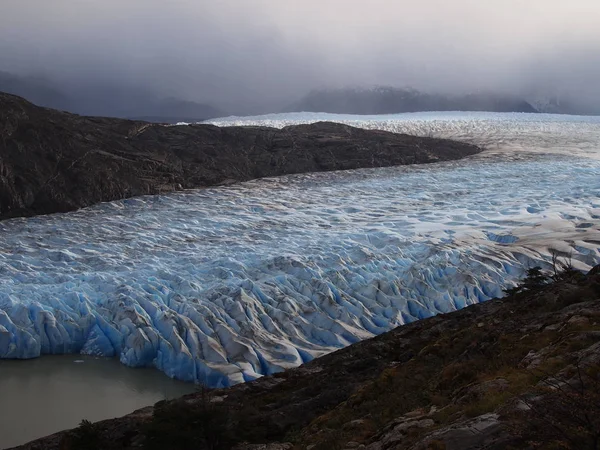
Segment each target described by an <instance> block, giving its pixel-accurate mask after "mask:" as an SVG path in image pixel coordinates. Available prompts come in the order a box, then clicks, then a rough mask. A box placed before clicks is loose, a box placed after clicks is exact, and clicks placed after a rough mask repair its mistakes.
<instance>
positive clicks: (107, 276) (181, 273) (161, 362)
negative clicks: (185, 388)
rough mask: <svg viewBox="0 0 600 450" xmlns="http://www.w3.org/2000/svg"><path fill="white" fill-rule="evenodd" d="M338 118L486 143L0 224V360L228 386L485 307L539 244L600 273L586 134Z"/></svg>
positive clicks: (442, 121)
mask: <svg viewBox="0 0 600 450" xmlns="http://www.w3.org/2000/svg"><path fill="white" fill-rule="evenodd" d="M286 117H287V116H286ZM286 117H281V116H280V117H279V118H278V119H277V120H283V121H284V122H285V121H286V120H287V121H290V120H296V121H300V120H302V119H301V116H298V115H291V116H290V117H292V119H289V117H288V118H287V119H286ZM305 119H306V120H308V118H306V117H305ZM269 120H273V119H272V118H271V119H269ZM353 120H360V121H362V122H361V123H362V125H363V126H368V127H380V128H386V129H395V130H404V129H412V130H413V131H414V132H415V133H416V134H430V133H427V132H426V127H427V124H429V125H430V127H431V130H432V133H433V132H435V134H442V135H443V134H444V133H446V134H447V135H448V136H449V137H453V136H459V137H461V136H462V137H463V138H464V136H467V135H468V134H469V133H471V134H472V136H473V138H474V139H476V140H479V141H480V142H483V141H485V140H486V139H487V140H488V142H490V143H491V142H494V143H495V145H490V146H489V147H490V149H491V150H489V151H488V152H486V153H484V154H481V155H480V156H477V157H474V158H469V159H466V160H462V161H456V162H450V163H442V164H434V165H426V166H411V167H398V168H385V169H366V170H356V171H347V172H336V173H319V174H304V175H293V176H286V177H281V178H272V179H265V180H256V181H252V182H248V183H243V184H239V185H233V186H228V187H220V188H212V189H204V190H197V191H187V192H182V193H177V194H171V195H166V196H156V197H143V198H136V199H129V200H124V201H120V202H112V203H106V204H101V205H97V206H95V207H92V208H87V209H85V210H81V211H77V212H74V213H69V214H56V215H51V216H44V217H36V218H31V219H14V220H10V221H5V222H1V223H0V357H2V358H33V357H37V356H39V355H41V354H53V353H85V354H90V355H102V356H115V357H118V358H119V359H120V361H121V362H123V363H124V364H126V365H128V366H131V367H145V366H151V367H156V368H158V369H159V370H162V371H164V372H165V373H166V374H168V375H169V376H172V377H176V378H180V379H183V380H189V381H198V382H202V383H205V384H207V385H210V386H227V385H231V384H234V383H239V382H243V381H248V380H252V379H255V378H257V377H260V376H262V375H265V374H270V373H274V372H277V371H281V370H283V369H285V368H288V367H293V366H297V365H299V364H302V363H303V362H306V361H309V360H311V359H312V358H314V357H317V356H320V355H322V354H324V353H326V352H330V351H333V350H335V349H337V348H341V347H343V346H346V345H349V344H352V343H354V342H357V341H359V340H362V339H365V338H368V337H371V336H373V335H376V334H379V333H382V332H384V331H386V330H389V329H391V328H393V327H395V326H398V325H401V324H403V323H407V322H410V321H414V320H418V319H421V318H425V317H428V316H431V315H433V314H438V313H443V312H449V311H453V310H456V309H459V308H463V307H464V306H466V305H468V304H472V303H475V302H480V301H483V300H486V299H489V298H491V297H497V296H501V295H502V288H503V287H506V286H509V285H511V284H512V283H514V282H515V281H516V280H517V279H518V278H519V277H520V276H522V274H523V273H524V271H525V270H526V269H527V268H528V267H531V266H533V265H542V266H545V267H548V264H549V261H550V252H551V250H552V249H556V250H558V251H560V252H562V253H563V254H565V255H571V258H572V261H573V263H574V264H575V265H576V266H577V267H579V268H581V269H587V268H590V267H591V266H593V265H595V264H597V263H598V262H600V253H599V248H600V244H598V242H600V231H599V228H600V200H599V198H600V176H598V175H599V174H600V161H599V160H598V159H595V157H596V156H597V154H598V152H599V149H600V146H599V143H598V140H600V121H595V119H585V118H570V117H564V118H563V122H560V121H558V119H556V118H555V117H554V116H552V117H548V118H546V119H543V116H542V118H537V119H535V121H533V119H531V118H529V117H526V116H520V115H512V114H508V115H497V114H494V115H480V114H478V115H468V114H462V115H461V114H443V115H441V116H439V117H437V118H435V117H433V116H431V117H429V116H427V117H425V119H423V118H422V119H419V120H415V118H414V117H413V118H412V119H411V120H410V121H407V120H406V119H402V118H393V117H386V118H385V119H383V120H381V119H380V118H358V119H357V118H356V117H355V116H354V118H353ZM411 127H412V128H411ZM565 130H567V131H565ZM594 139H596V140H595V141H594ZM527 142H530V143H531V146H530V147H527V145H526V144H527ZM524 149H526V150H527V151H524ZM530 150H535V152H533V153H532V152H531V151H530ZM548 153H552V154H551V155H550V154H548Z"/></svg>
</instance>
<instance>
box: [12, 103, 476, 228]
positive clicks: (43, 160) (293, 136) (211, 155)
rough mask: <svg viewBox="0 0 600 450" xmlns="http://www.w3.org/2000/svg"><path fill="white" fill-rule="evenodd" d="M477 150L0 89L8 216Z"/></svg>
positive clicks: (320, 126)
mask: <svg viewBox="0 0 600 450" xmlns="http://www.w3.org/2000/svg"><path fill="white" fill-rule="evenodd" d="M479 151H480V149H479V148H478V147H475V146H473V145H468V144H463V143H457V142H452V141H448V140H440V139H430V138H418V137H414V136H407V135H399V134H394V133H388V132H383V131H369V130H363V129H358V128H353V127H349V126H346V125H340V124H334V123H317V124H313V125H301V126H291V127H286V128H284V129H282V130H278V129H274V128H266V127H224V128H219V127H216V126H213V125H190V126H175V127H169V126H162V125H156V124H149V123H145V122H139V121H129V120H122V119H111V118H102V117H82V116H77V115H73V114H68V113H63V112H59V111H55V110H51V109H45V108H40V107H37V106H34V105H32V104H31V103H29V102H27V101H25V100H23V99H22V98H19V97H15V96H12V95H8V94H2V93H0V219H5V218H8V217H15V216H26V215H35V214H46V213H53V212H63V211H70V210H74V209H77V208H81V207H85V206H89V205H92V204H94V203H97V202H102V201H109V200H116V199H122V198H126V197H131V196H136V195H145V194H157V193H164V192H169V191H173V190H178V189H185V188H196V187H202V186H211V185H215V184H219V183H222V182H224V181H231V180H238V181H241V180H250V179H253V178H260V177H268V176H276V175H284V174H289V173H299V172H313V171H328V170H342V169H356V168H360V167H382V166H392V165H402V164H413V163H431V162H436V161H443V160H451V159H458V158H462V157H465V156H468V155H473V154H475V153H478V152H479Z"/></svg>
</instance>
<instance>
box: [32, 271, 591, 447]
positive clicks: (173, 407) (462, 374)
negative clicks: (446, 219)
mask: <svg viewBox="0 0 600 450" xmlns="http://www.w3.org/2000/svg"><path fill="white" fill-rule="evenodd" d="M599 443H600V266H598V267H596V268H595V269H593V270H592V271H591V272H590V273H589V274H587V275H583V274H581V273H578V272H575V271H573V270H566V271H565V272H563V273H560V274H558V275H555V276H553V277H552V278H548V277H546V276H545V275H542V274H540V273H539V272H537V271H535V270H533V271H530V276H529V278H528V279H527V280H525V282H524V283H523V284H522V285H521V286H520V287H519V288H518V289H513V291H512V292H511V293H510V295H509V296H507V297H506V298H504V299H501V300H490V301H488V302H485V303H482V304H478V305H475V306H470V307H468V308H465V309H463V310H461V311H458V312H454V313H451V314H446V315H440V316H437V317H433V318H430V319H426V320H422V321H419V322H414V323H411V324H409V325H406V326H402V327H399V328H397V329H395V330H393V331H391V332H388V333H386V334H383V335H381V336H379V337H376V338H374V339H371V340H368V341H363V342H361V343H358V344H355V345H352V346H350V347H347V348H345V349H343V350H340V351H337V352H335V353H332V354H330V355H327V356H325V357H322V358H319V359H316V360H314V361H312V362H310V363H308V364H306V365H304V366H301V367H299V368H297V369H293V370H289V371H287V372H283V373H279V374H277V375H274V376H268V377H264V378H261V379H259V380H257V381H255V382H252V383H247V384H243V385H236V386H234V387H232V388H229V389H221V390H214V391H202V390H200V391H199V392H198V393H197V394H192V395H189V396H186V397H183V398H182V399H179V400H175V401H171V402H159V403H157V404H156V405H155V406H154V407H148V408H145V409H142V410H139V411H136V412H134V413H132V414H130V415H128V416H125V417H123V418H120V419H114V420H106V421H103V422H99V423H97V424H91V423H86V422H83V423H82V425H81V426H80V427H79V428H77V429H75V430H72V431H69V432H62V433H58V434H56V435H53V436H50V437H47V438H44V439H41V440H39V441H36V442H33V443H30V444H28V445H25V446H22V447H20V448H21V449H23V450H41V449H45V450H50V449H65V450H69V449H83V448H85V449H134V448H140V449H162V450H165V449H192V448H194V449H230V448H235V449H238V450H282V449H298V450H300V449H302V450H305V449H306V450H308V449H312V450H331V449H340V450H341V449H366V450H390V449H413V450H420V449H423V450H425V449H432V450H442V449H445V450H469V449H497V450H500V449H507V448H512V449H522V448H523V449H524V448H527V449H537V448H544V449H577V450H580V449H597V448H598V445H599Z"/></svg>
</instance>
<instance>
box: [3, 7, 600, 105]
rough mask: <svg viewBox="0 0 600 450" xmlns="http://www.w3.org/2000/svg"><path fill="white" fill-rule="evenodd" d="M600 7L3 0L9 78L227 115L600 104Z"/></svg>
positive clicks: (4, 48)
mask: <svg viewBox="0 0 600 450" xmlns="http://www.w3.org/2000/svg"><path fill="white" fill-rule="evenodd" d="M599 24H600V0H170V1H167V0H163V1H158V0H0V70H4V71H12V72H18V73H35V74H43V75H45V76H48V77H51V78H58V79H60V80H62V81H63V82H64V83H65V84H66V85H71V86H73V85H77V84H80V85H82V84H93V83H110V84H113V83H120V84H123V85H130V84H133V85H135V86H141V87H147V88H149V89H152V90H155V91H156V92H159V93H160V95H165V96H170V95H173V96H179V97H184V98H188V99H190V100H196V101H210V102H213V103H217V104H225V105H235V104H239V105H243V104H252V103H256V104H259V103H261V102H263V103H268V102H278V101H288V99H289V98H294V97H297V96H300V95H301V94H303V93H305V92H306V91H308V90H310V89H312V88H315V87H325V86H330V87H337V86H347V85H367V86H370V85H375V84H380V85H395V86H413V87H416V88H424V89H429V90H436V91H462V90H475V89H491V90H506V89H510V90H517V91H522V90H526V91H530V90H535V89H542V90H545V89H560V90H563V91H567V92H571V93H576V94H578V95H580V96H581V97H586V98H591V97H594V98H596V99H600V82H599V81H598V80H600V25H599Z"/></svg>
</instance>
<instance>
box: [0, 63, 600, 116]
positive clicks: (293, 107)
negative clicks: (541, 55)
mask: <svg viewBox="0 0 600 450" xmlns="http://www.w3.org/2000/svg"><path fill="white" fill-rule="evenodd" d="M0 91H2V92H7V93H10V94H14V95H19V96H21V97H24V98H26V99H27V100H29V101H31V102H32V103H35V104H36V105H39V106H45V107H49V108H54V109H59V110H64V111H69V112H73V113H77V114H83V115H88V116H89V115H93V116H107V117H119V118H129V119H136V120H145V121H148V122H163V123H177V122H200V121H203V120H207V119H211V118H216V117H223V116H227V115H230V114H236V111H227V112H225V111H223V110H221V109H219V108H217V107H214V106H212V105H209V104H205V103H198V102H194V101H188V100H182V99H180V98H173V97H171V98H161V97H160V96H158V95H157V94H156V92H153V91H151V90H149V89H144V88H141V87H138V86H131V85H115V84H104V85H93V86H90V85H82V86H69V87H68V88H67V87H62V85H60V84H58V83H57V82H55V81H52V80H49V79H46V78H44V77H39V76H17V75H14V74H10V73H7V72H2V71H0ZM296 111H311V112H328V113H341V114H393V113H407V112H420V111H491V112H524V113H538V112H541V113H556V114H589V115H593V114H600V105H599V106H598V108H595V109H594V108H591V107H590V106H583V105H580V104H579V102H573V101H570V99H568V98H559V97H558V96H556V95H554V96H539V95H533V96H519V95H511V94H498V93H493V92H475V93H470V94H461V95H447V94H436V93H427V92H423V91H418V90H416V89H411V88H397V87H391V86H382V87H374V88H338V89H319V90H313V91H311V92H309V93H308V94H307V95H305V96H304V97H302V98H301V99H300V100H298V101H296V102H293V103H290V105H289V106H288V107H287V108H283V110H272V111H271V110H270V108H269V109H268V110H265V109H264V108H263V109H261V110H260V111H256V112H254V111H247V110H244V112H245V113H247V114H264V113H265V112H296Z"/></svg>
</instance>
